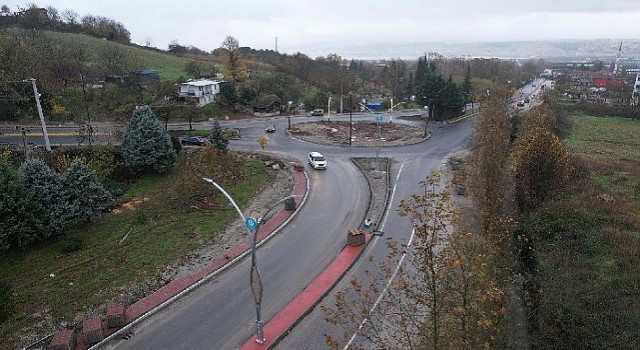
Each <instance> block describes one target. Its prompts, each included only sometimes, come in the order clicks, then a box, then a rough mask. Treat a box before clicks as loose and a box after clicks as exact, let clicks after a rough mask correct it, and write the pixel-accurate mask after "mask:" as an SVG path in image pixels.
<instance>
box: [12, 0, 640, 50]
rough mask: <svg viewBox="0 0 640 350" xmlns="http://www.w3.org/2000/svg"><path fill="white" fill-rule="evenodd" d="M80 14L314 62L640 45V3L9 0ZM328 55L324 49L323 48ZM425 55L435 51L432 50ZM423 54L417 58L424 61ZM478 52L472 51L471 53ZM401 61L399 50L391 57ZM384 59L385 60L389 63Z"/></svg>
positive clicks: (167, 36)
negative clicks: (532, 44) (525, 46)
mask: <svg viewBox="0 0 640 350" xmlns="http://www.w3.org/2000/svg"><path fill="white" fill-rule="evenodd" d="M32 2H33V3H35V4H36V5H37V6H39V7H48V6H52V7H55V8H56V9H57V10H58V11H60V12H62V11H64V10H66V9H72V10H74V11H75V12H77V13H78V15H79V16H80V17H82V16H85V15H93V16H104V17H108V18H110V19H113V20H115V21H118V22H120V23H122V24H123V25H124V26H125V27H126V28H127V29H128V30H129V31H130V32H131V40H132V42H134V43H136V44H140V45H146V44H150V45H151V46H153V47H157V48H160V49H164V50H166V49H167V47H168V45H169V44H170V43H171V42H172V41H174V40H175V41H177V42H178V43H179V44H180V45H183V46H195V47H198V48H199V49H202V50H205V51H212V50H213V49H216V48H218V47H220V45H221V43H222V42H223V40H224V39H225V37H227V36H233V37H235V38H236V39H238V40H239V42H240V45H241V46H249V47H251V48H254V49H258V50H260V49H263V50H275V49H276V38H277V49H278V51H279V52H282V53H288V54H293V53H296V52H302V53H305V54H309V53H311V54H310V56H312V57H313V56H314V55H317V56H324V55H327V54H329V53H336V54H338V55H340V56H342V57H344V58H353V57H349V55H348V54H346V51H343V53H341V52H340V50H341V48H343V49H342V50H345V49H344V48H348V47H369V46H370V47H371V48H372V50H376V47H380V48H381V49H380V51H388V50H383V48H384V47H400V46H402V45H416V44H418V45H419V43H445V44H469V43H492V42H507V41H535V40H558V39H612V40H618V41H619V40H624V39H627V40H629V39H638V38H639V37H638V34H639V33H640V32H639V31H638V24H637V23H638V20H639V19H640V1H637V0H610V1H607V2H602V1H595V0H582V1H578V0H564V1H561V2H558V1H555V0H539V1H536V2H529V3H522V2H518V1H511V0H492V1H488V0H477V1H467V0H458V1H456V0H453V1H447V2H437V3H425V2H424V1H419V0H399V1H394V2H389V1H381V0H369V1H367V2H365V3H361V2H357V3H356V2H355V1H344V0H343V1H337V0H323V1H317V0H316V1H309V0H300V1H298V0H274V1H257V0H237V1H232V2H228V3H215V4H214V3H210V2H193V3H180V2H175V1H167V0H157V1H122V0H110V1H105V2H102V1H100V2H98V1H89V0H47V1H46V2H35V1H29V2H22V1H6V0H5V1H2V0H0V4H3V5H7V6H8V7H9V8H10V9H11V10H12V11H17V10H18V8H19V7H22V8H24V7H27V4H29V3H32ZM318 49H322V50H321V51H319V50H318ZM424 51H425V52H426V51H430V50H429V49H428V48H427V47H425V49H424ZM420 53H421V52H417V53H416V55H420ZM470 54H471V53H470ZM387 55H388V56H384V57H388V58H393V57H394V56H393V52H390V53H388V54H387ZM384 57H381V58H384Z"/></svg>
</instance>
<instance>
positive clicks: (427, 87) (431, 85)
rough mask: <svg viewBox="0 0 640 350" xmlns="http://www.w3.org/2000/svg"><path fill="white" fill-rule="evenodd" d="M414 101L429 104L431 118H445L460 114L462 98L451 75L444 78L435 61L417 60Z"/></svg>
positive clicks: (462, 103) (462, 104)
mask: <svg viewBox="0 0 640 350" xmlns="http://www.w3.org/2000/svg"><path fill="white" fill-rule="evenodd" d="M415 89H416V101H418V102H419V103H422V104H423V105H426V106H429V109H430V111H429V112H430V113H431V119H433V120H446V119H451V118H453V117H456V116H458V115H460V113H461V111H462V107H463V106H464V98H463V96H462V94H461V92H460V89H459V88H458V86H457V85H456V84H455V83H454V82H453V80H452V79H451V77H449V80H445V79H444V78H443V77H442V74H440V73H439V72H438V70H437V68H436V65H435V63H433V62H430V63H426V62H425V61H423V59H422V58H420V59H419V60H418V67H417V70H416V76H415Z"/></svg>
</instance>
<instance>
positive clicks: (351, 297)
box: [322, 173, 504, 350]
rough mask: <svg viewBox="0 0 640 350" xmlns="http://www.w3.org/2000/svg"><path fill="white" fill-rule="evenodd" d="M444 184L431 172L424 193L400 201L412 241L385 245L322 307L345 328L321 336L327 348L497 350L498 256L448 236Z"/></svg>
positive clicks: (450, 214)
mask: <svg viewBox="0 0 640 350" xmlns="http://www.w3.org/2000/svg"><path fill="white" fill-rule="evenodd" d="M441 184H442V178H441V175H440V174H439V173H433V174H432V175H430V176H428V177H427V179H425V180H424V181H422V182H421V183H420V188H421V190H422V191H423V192H421V193H420V194H414V195H411V198H410V199H409V200H403V201H401V204H400V207H399V210H398V214H399V215H400V216H402V217H406V218H407V219H409V220H410V221H411V223H412V226H413V230H414V233H415V238H414V239H413V241H411V242H409V244H408V245H401V244H398V243H397V242H395V241H394V240H393V239H389V240H388V251H389V254H388V258H387V259H386V260H385V261H383V262H382V263H381V264H380V266H379V268H377V269H375V271H376V272H375V273H373V272H367V275H366V276H364V277H362V278H357V279H354V280H352V281H351V288H350V289H349V290H347V291H346V292H339V293H337V294H336V299H335V305H334V306H332V307H327V306H323V307H322V309H323V312H324V313H325V318H326V320H327V321H328V322H330V323H332V324H334V325H339V326H341V327H342V328H343V330H344V334H343V336H344V338H343V339H342V340H340V339H335V338H333V337H331V336H326V342H327V344H328V345H329V347H330V348H331V349H339V348H342V347H341V346H340V345H341V344H340V343H341V342H344V343H349V344H350V348H352V349H360V348H362V349H365V348H366V349H369V348H379V349H385V348H386V349H469V350H471V349H479V348H494V347H500V346H501V342H502V339H504V336H503V333H502V329H503V328H502V322H503V321H502V319H503V316H502V309H503V293H502V291H501V289H500V288H499V284H498V282H497V281H498V277H499V276H500V274H498V273H496V271H497V270H498V269H497V264H496V261H497V258H498V257H499V254H498V252H499V251H500V250H499V249H498V247H497V246H495V245H493V244H491V243H490V242H488V241H486V240H484V239H483V238H482V237H481V236H478V235H474V234H472V233H466V232H458V233H456V232H454V233H451V229H452V228H453V224H454V222H455V213H454V210H453V207H452V205H451V202H450V198H449V192H450V190H449V188H448V186H447V187H445V188H444V189H442V188H441ZM396 266H397V267H396ZM387 280H390V281H391V282H390V283H385V282H384V281H387ZM363 320H364V321H363ZM353 334H357V335H358V337H357V338H358V339H360V340H359V341H358V342H354V341H353V339H354V338H353V337H352V335H353Z"/></svg>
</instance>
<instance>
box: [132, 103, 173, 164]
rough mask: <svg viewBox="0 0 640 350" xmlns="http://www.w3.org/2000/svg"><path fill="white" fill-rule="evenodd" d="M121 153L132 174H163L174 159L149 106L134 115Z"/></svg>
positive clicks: (169, 144)
mask: <svg viewBox="0 0 640 350" xmlns="http://www.w3.org/2000/svg"><path fill="white" fill-rule="evenodd" d="M122 153H123V156H124V160H125V165H126V167H127V168H128V169H129V170H130V171H132V172H134V173H142V172H145V171H148V170H150V169H153V170H155V171H157V172H159V173H165V172H167V171H169V169H171V167H172V166H173V164H174V163H175V162H176V159H177V154H176V150H175V149H174V148H173V144H172V143H171V137H170V136H169V135H168V134H167V132H166V131H165V130H164V128H163V127H162V125H161V124H160V122H159V121H158V119H156V117H155V115H154V114H153V111H151V108H149V107H148V106H145V107H142V108H139V109H137V110H135V111H134V112H133V116H132V117H131V119H130V120H129V123H127V126H126V127H125V129H124V134H123V136H122Z"/></svg>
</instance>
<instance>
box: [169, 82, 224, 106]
mask: <svg viewBox="0 0 640 350" xmlns="http://www.w3.org/2000/svg"><path fill="white" fill-rule="evenodd" d="M220 83H222V82H221V81H215V80H208V79H201V80H190V81H187V82H186V83H182V84H180V91H179V94H178V98H179V99H184V100H196V101H197V103H198V105H200V106H203V105H206V104H208V103H211V102H215V99H216V95H219V94H220Z"/></svg>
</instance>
